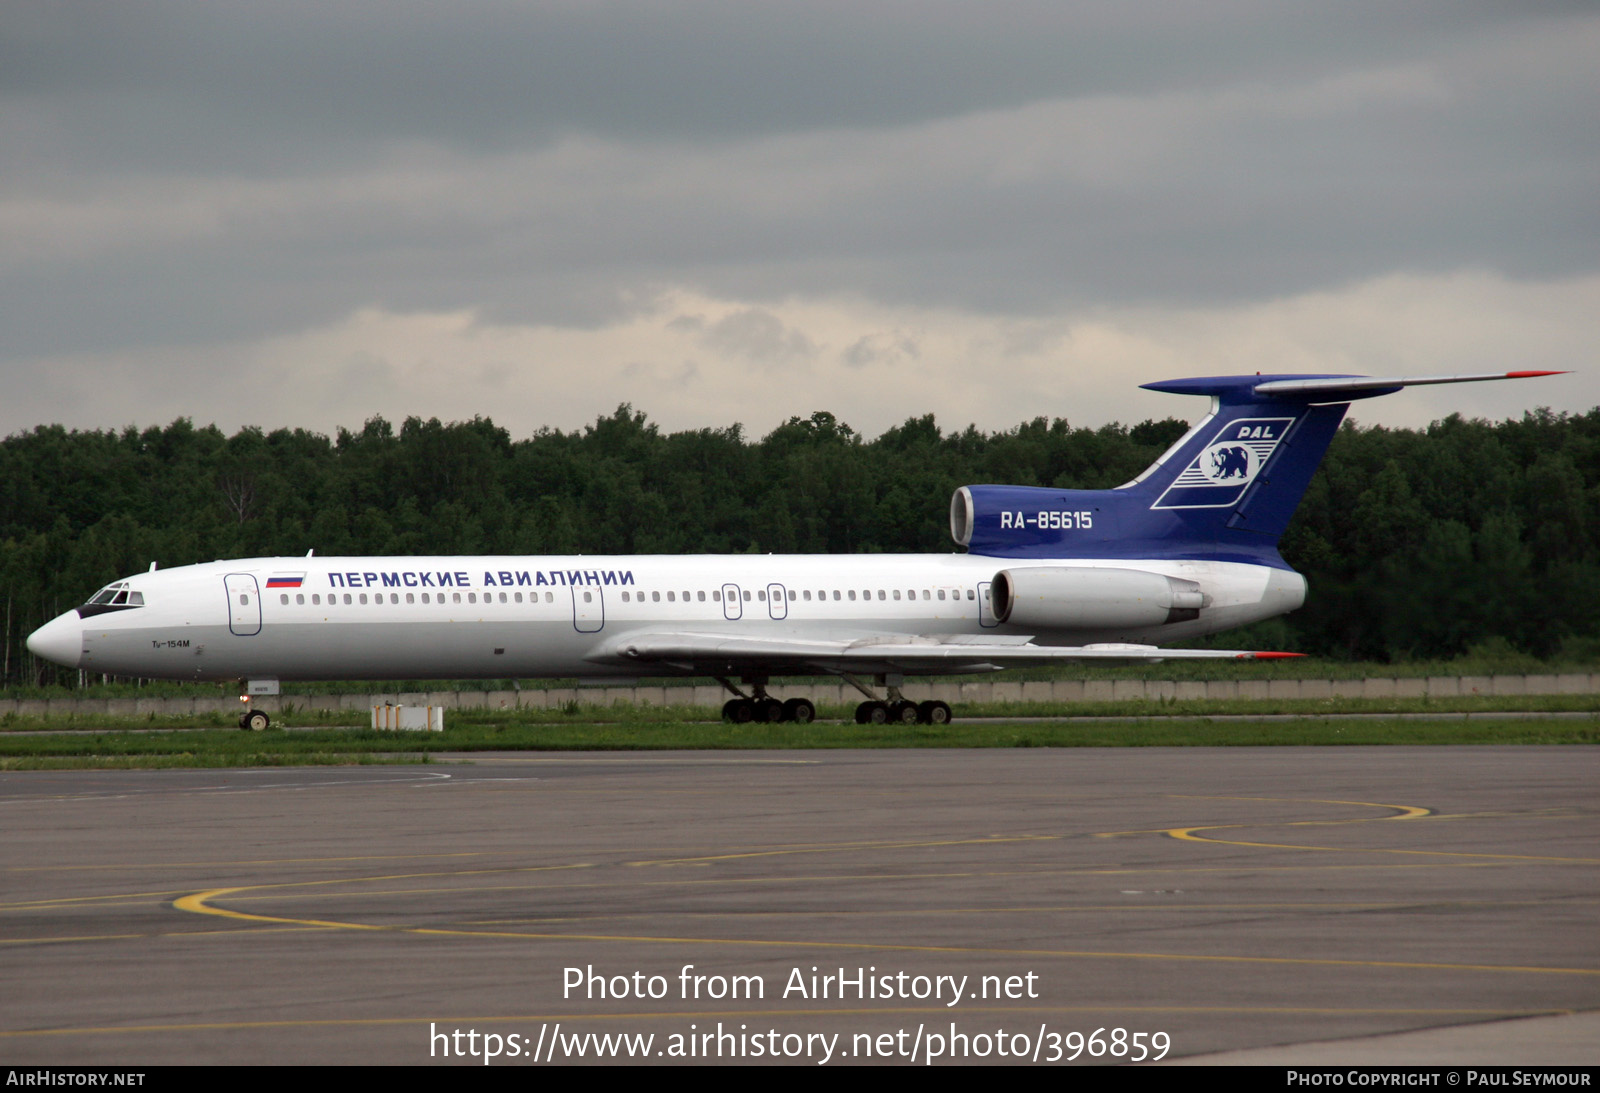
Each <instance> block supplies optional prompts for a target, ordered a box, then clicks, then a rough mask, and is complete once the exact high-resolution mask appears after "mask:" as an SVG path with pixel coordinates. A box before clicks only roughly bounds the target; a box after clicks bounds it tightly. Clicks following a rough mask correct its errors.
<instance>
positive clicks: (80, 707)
mask: <svg viewBox="0 0 1600 1093" xmlns="http://www.w3.org/2000/svg"><path fill="white" fill-rule="evenodd" d="M777 691H778V693H779V695H780V697H783V698H791V697H804V698H809V699H811V701H813V702H815V703H817V704H818V705H824V704H828V705H837V704H841V703H853V702H857V701H859V700H860V699H861V697H862V696H861V694H860V692H858V691H857V690H856V689H855V688H854V687H851V686H850V685H849V684H848V683H812V684H809V685H802V686H794V687H787V686H786V687H781V688H778V689H777ZM905 693H906V696H907V697H908V698H914V699H917V700H919V701H920V700H922V699H926V698H938V699H943V700H944V701H946V702H950V703H956V702H1109V701H1113V700H1115V701H1122V700H1125V699H1146V700H1158V699H1168V700H1171V699H1217V698H1245V699H1279V700H1281V699H1297V698H1310V699H1316V698H1422V697H1425V696H1437V697H1450V698H1455V697H1459V696H1462V695H1555V694H1600V672H1579V673H1568V674H1565V675H1497V676H1426V677H1423V676H1415V677H1411V678H1403V679H1395V678H1389V677H1382V676H1378V677H1371V678H1368V679H1211V680H1170V679H1150V680H1141V679H1115V680H1112V679H1062V680H1056V681H1055V682H1031V683H1018V682H997V681H994V680H987V679H976V680H971V681H969V682H965V683H917V682H915V681H913V682H910V683H908V684H906V687H905ZM727 698H728V696H727V694H726V693H725V692H724V691H723V690H722V688H721V687H717V686H707V685H704V684H700V685H696V686H692V687H567V688H554V689H551V690H527V691H429V692H426V693H421V692H418V693H399V692H395V693H389V694H324V695H282V696H270V697H265V698H258V699H256V702H255V705H256V706H257V707H259V708H261V709H264V710H268V711H275V710H281V709H282V708H283V707H284V706H286V705H290V706H293V707H294V708H295V709H297V710H306V709H312V710H340V709H343V710H367V709H370V708H371V707H373V706H378V705H382V704H384V703H385V702H388V703H393V704H395V705H401V706H443V707H445V708H447V709H490V710H512V709H519V708H527V709H560V708H561V707H562V706H565V705H566V704H567V703H569V702H576V703H578V704H579V705H581V706H611V705H615V704H617V703H619V702H620V703H633V704H637V705H641V706H713V707H715V706H720V705H722V703H723V702H724V701H726V700H727ZM240 708H241V706H240V703H239V700H238V699H237V698H224V697H217V698H49V699H40V698H25V699H0V717H4V716H5V715H7V714H15V715H16V716H18V717H73V716H81V715H84V714H99V715H102V716H115V717H144V716H147V715H149V714H156V715H159V716H189V715H200V714H210V713H234V712H237V711H238V710H239V709H240Z"/></svg>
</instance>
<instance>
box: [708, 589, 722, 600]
mask: <svg viewBox="0 0 1600 1093" xmlns="http://www.w3.org/2000/svg"><path fill="white" fill-rule="evenodd" d="M711 602H712V603H721V602H722V593H721V592H720V591H718V590H716V589H713V590H712V592H711Z"/></svg>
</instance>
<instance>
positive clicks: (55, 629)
mask: <svg viewBox="0 0 1600 1093" xmlns="http://www.w3.org/2000/svg"><path fill="white" fill-rule="evenodd" d="M28 651H29V652H30V653H32V654H33V655H34V656H36V657H43V658H44V659H45V660H49V661H54V662H55V663H56V664H62V665H65V666H66V667H68V668H76V667H77V666H78V661H79V660H81V659H82V658H83V620H82V619H80V618H79V617H78V613H77V612H76V611H68V612H67V613H66V614H65V615H58V616H57V617H55V618H53V619H51V620H50V621H49V622H47V623H45V624H44V625H43V626H41V627H39V629H37V630H35V631H34V632H33V633H32V634H29V635H28Z"/></svg>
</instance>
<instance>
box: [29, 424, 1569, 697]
mask: <svg viewBox="0 0 1600 1093" xmlns="http://www.w3.org/2000/svg"><path fill="white" fill-rule="evenodd" d="M1187 427H1188V426H1187V425H1186V424H1185V423H1184V422H1182V421H1178V420H1176V419H1168V420H1165V421H1146V422H1143V423H1141V424H1139V425H1136V426H1133V427H1131V428H1129V427H1126V426H1123V425H1119V424H1112V425H1105V426H1102V427H1100V428H1096V429H1088V428H1075V427H1073V426H1071V425H1070V424H1069V423H1068V422H1067V421H1065V420H1062V419H1046V418H1042V417H1041V418H1036V419H1034V420H1033V421H1030V422H1026V423H1024V424H1021V425H1018V426H1017V427H1016V428H1014V429H1010V430H1007V431H1004V432H998V433H984V432H980V431H979V430H977V429H976V428H973V427H969V428H967V429H966V430H964V431H959V432H944V431H942V430H941V429H940V428H939V426H938V424H937V423H936V422H935V420H934V418H933V417H932V416H931V415H930V416H927V417H921V418H913V419H910V420H907V421H906V422H905V423H904V424H903V425H900V426H899V427H897V428H893V429H890V430H889V431H887V432H885V433H884V434H883V435H882V436H879V437H877V438H876V439H868V438H866V437H864V436H862V435H860V434H858V433H857V432H855V431H854V430H852V429H851V428H850V427H849V426H848V425H846V424H845V423H844V422H842V421H840V420H838V419H837V418H835V417H834V416H833V415H831V414H827V413H815V414H812V415H811V416H810V417H808V418H800V417H795V418H791V419H790V420H789V421H788V422H787V423H786V424H784V425H782V426H780V427H779V428H777V429H775V430H773V431H772V432H771V433H770V434H768V435H767V436H765V437H762V438H760V439H751V438H748V437H746V436H745V435H744V432H743V430H742V429H741V427H740V426H738V425H732V426H729V427H727V428H723V429H702V430H698V431H692V432H678V433H664V432H662V431H661V430H660V429H659V428H657V427H656V426H655V425H653V424H651V423H650V422H649V421H648V420H647V418H646V416H645V415H644V414H642V413H638V412H636V411H634V410H633V409H632V408H631V407H629V406H627V405H624V406H621V407H619V408H618V409H617V411H616V412H615V413H614V414H612V415H611V416H609V417H603V418H600V419H599V420H597V421H596V422H595V423H594V424H593V425H589V426H587V427H585V428H583V429H582V430H581V431H574V432H560V431H556V430H548V429H547V430H543V431H541V432H539V433H537V434H535V435H533V436H531V437H527V438H526V439H521V440H514V439H513V438H512V437H511V435H510V434H509V433H508V432H507V431H506V430H504V429H502V428H500V427H498V426H496V425H495V424H494V423H493V422H492V421H490V420H489V419H487V418H476V419H474V420H472V421H468V422H457V423H451V424H442V423H440V422H439V421H438V420H437V419H434V420H428V421H424V420H421V419H419V418H409V419H407V420H406V421H405V422H404V423H403V424H401V425H400V426H399V428H398V429H397V428H395V426H394V425H392V424H391V423H390V422H388V421H385V420H383V419H381V418H374V419H372V420H370V421H368V422H367V423H366V425H365V426H364V427H363V428H361V429H360V430H359V431H348V430H344V429H341V430H339V432H338V434H337V436H334V437H331V438H330V437H327V436H323V435H320V434H317V433H312V432H308V431H305V430H300V429H295V430H287V429H282V430H277V431H273V432H264V431H262V430H260V429H243V430H241V431H239V432H238V433H236V434H234V435H233V436H226V435H224V434H223V433H222V432H221V431H220V430H219V429H217V428H215V427H213V426H204V427H196V426H195V425H193V424H192V423H191V422H189V421H187V420H179V421H176V422H174V423H173V424H171V425H169V426H167V427H165V428H148V429H144V430H138V429H134V428H128V429H125V430H122V431H120V432H118V431H82V432H80V431H68V430H66V429H64V428H62V427H60V426H48V427H40V428H37V429H34V430H33V431H32V432H28V433H21V434H17V435H14V436H11V437H9V438H7V439H6V440H4V441H3V442H0V599H3V600H4V605H3V608H0V610H3V611H4V617H5V648H4V659H3V669H0V671H3V677H4V685H5V686H14V685H24V686H38V685H50V684H52V683H60V684H63V685H66V684H70V683H72V682H74V681H75V677H76V673H74V672H67V671H62V672H60V673H58V672H57V671H56V669H54V668H53V667H51V666H49V665H47V664H44V663H42V662H39V661H36V660H35V659H34V658H33V657H32V656H30V655H29V654H28V652H27V650H26V648H25V646H24V644H23V643H24V641H25V640H26V638H27V635H28V634H29V632H31V630H32V629H33V628H35V627H37V626H38V625H40V624H41V623H43V622H44V621H46V620H47V619H49V618H51V617H53V616H54V615H56V614H58V613H59V612H61V611H63V610H66V609H68V608H70V607H73V606H75V605H77V604H78V603H81V602H82V601H83V600H84V599H85V598H86V597H87V596H88V595H89V594H90V593H92V592H93V591H94V590H95V589H97V588H99V587H100V586H101V585H104V584H106V583H108V582H109V581H111V580H113V579H115V578H117V577H120V576H125V575H127V574H129V573H133V572H136V571H139V570H143V569H147V568H149V565H150V563H151V562H152V561H154V562H157V563H159V564H160V565H161V566H162V567H163V568H165V567H171V566H177V565H184V564H188V563H191V562H199V561H210V560H212V559H217V558H230V557H253V556H261V555H303V554H305V553H306V551H307V550H311V549H315V551H316V552H317V554H319V555H340V554H476V553H505V554H558V553H559V554H566V553H584V554H629V553H641V554H644V553H666V554H678V553H700V552H705V553H718V552H752V553H768V552H772V553H791V552H792V553H856V552H903V551H904V552H921V551H937V552H942V551H950V550H954V549H956V548H955V546H954V545H953V544H952V542H951V540H950V535H949V523H948V512H949V498H950V494H951V492H952V491H953V490H954V489H955V488H956V487H958V486H962V485H967V484H972V483H984V482H998V483H1012V484H1018V485H1042V486H1064V487H1075V488H1085V489H1097V488H1106V487H1111V486H1116V485H1119V484H1121V483H1123V482H1126V481H1128V480H1129V479H1130V478H1133V477H1134V476H1135V475H1137V474H1138V473H1139V472H1140V471H1141V470H1143V469H1144V468H1145V467H1146V466H1147V465H1148V464H1149V463H1151V462H1152V461H1153V460H1154V459H1155V458H1156V457H1157V456H1158V455H1160V453H1161V452H1162V451H1163V450H1165V448H1166V447H1167V446H1168V445H1169V444H1170V443H1171V442H1172V441H1174V440H1175V439H1176V438H1177V437H1179V436H1180V435H1182V434H1183V433H1184V432H1185V431H1186V429H1187ZM1597 532H1600V409H1595V410H1591V411H1589V412H1588V413H1586V414H1582V415H1570V414H1557V413H1552V412H1550V411H1547V410H1542V411H1539V412H1536V413H1531V414H1528V415H1525V416H1524V417H1522V418H1521V419H1520V420H1508V421H1503V422H1487V421H1481V420H1465V419H1462V418H1460V417H1459V416H1452V417H1450V418H1446V419H1445V420H1443V421H1438V422H1435V423H1434V424H1432V425H1431V426H1429V427H1428V428H1427V429H1426V430H1407V429H1385V428H1360V427H1356V426H1353V425H1350V424H1346V426H1345V427H1344V428H1343V429H1342V430H1341V431H1340V433H1339V435H1338V436H1337V438H1336V439H1335V440H1334V442H1333V445H1332V447H1331V449H1330V450H1329V453H1328V456H1327V459H1326V460H1325V461H1324V463H1323V465H1322V468H1321V470H1319V471H1318V473H1317V476H1316V478H1315V480H1314V481H1313V483H1312V485H1311V488H1310V490H1309V492H1308V493H1307V495H1306V498H1305V501H1304V503H1303V504H1302V506H1301V508H1300V511H1299V513H1298V514H1297V515H1296V517H1295V520H1294V523H1293V524H1292V525H1291V526H1290V529H1289V531H1288V534H1287V535H1286V536H1285V538H1284V541H1283V543H1282V552H1283V555H1284V557H1285V558H1287V559H1288V561H1289V562H1290V563H1291V564H1292V565H1294V566H1295V567H1296V568H1297V569H1299V570H1300V571H1301V572H1303V573H1304V574H1305V575H1306V577H1307V579H1308V580H1309V581H1310V585H1311V592H1310V596H1309V598H1308V602H1307V605H1306V606H1305V607H1304V608H1303V609H1301V610H1300V611H1298V612H1296V613H1295V614H1293V615H1291V616H1288V617H1287V618H1285V619H1282V620H1274V621H1272V622H1269V623H1264V624H1262V625H1261V626H1259V627H1256V628H1254V632H1253V633H1250V634H1248V635H1246V634H1242V633H1241V632H1235V633H1233V634H1231V635H1223V636H1222V639H1221V640H1222V642H1223V644H1227V645H1229V646H1234V645H1239V644H1241V643H1242V642H1244V641H1247V640H1253V641H1255V642H1256V643H1259V644H1266V643H1270V644H1271V645H1272V646H1273V647H1276V648H1282V649H1291V650H1296V651H1300V652H1306V653H1311V654H1315V655H1319V656H1323V657H1333V658H1340V659H1351V658H1355V659H1365V660H1379V661H1401V660H1407V659H1412V658H1440V657H1451V656H1456V655H1459V654H1462V653H1464V652H1466V651H1467V650H1468V649H1469V648H1472V647H1474V646H1479V645H1482V644H1483V643H1485V642H1494V643H1503V645H1505V646H1509V647H1510V648H1512V649H1515V650H1519V651H1522V652H1525V653H1528V654H1532V655H1534V656H1539V657H1549V656H1552V655H1558V654H1559V655H1562V656H1564V657H1566V658H1569V659H1570V658H1575V657H1577V658H1582V657H1587V656H1591V655H1593V654H1594V653H1595V652H1600V542H1597Z"/></svg>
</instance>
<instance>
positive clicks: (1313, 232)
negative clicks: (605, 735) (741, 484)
mask: <svg viewBox="0 0 1600 1093" xmlns="http://www.w3.org/2000/svg"><path fill="white" fill-rule="evenodd" d="M1596 58H1600V9H1597V8H1596V6H1595V5H1594V4H1592V3H1536V2H1525V3H1509V2H1506V3H1473V2H1469V0H1446V2H1436V3H1428V2H1411V3H1406V4H1395V3H1393V2H1392V0H1370V2H1363V0H1336V2H1324V3H1263V2H1256V0H1214V2H1210V3H1206V4H1172V3H1170V2H1149V3H1146V2H1142V0H1115V2H1107V3H1062V2H1060V0H1047V2H1038V3H1030V2H1015V3H1013V2H1005V0H987V2H985V3H974V2H971V0H965V2H959V3H944V2H940V0H915V2H887V3H875V2H871V0H866V2H862V0H857V2H852V3H832V2H827V0H800V2H795V3H785V2H771V3H754V2H749V0H739V2H727V3H724V2H666V0H661V2H641V3H605V2H600V0H570V2H565V3H562V2H549V3H534V2H529V3H520V2H501V3H494V2H475V0H451V2H449V3H433V2H428V0H415V2H409V3H404V4H398V3H392V2H382V3H379V2H371V3H365V2H352V0H339V2H336V3H328V2H327V0H315V2H312V0H307V2H303V3H299V2H279V3H250V4H242V3H226V4H218V3H215V2H214V0H213V2H200V0H171V2H151V0H129V2H120V0H119V2H109V0H106V2H88V0H82V2H79V0H7V2H6V4H5V14H4V17H3V18H0V381H3V383H4V391H5V397H4V398H3V399H0V434H9V433H14V432H16V431H19V430H25V429H29V428H32V427H33V426H35V425H37V424H41V423H51V422H60V423H63V424H65V425H68V426H70V427H76V428H90V427H108V426H109V427H120V426H124V425H129V424H134V425H140V426H144V425H151V424H165V423H167V422H169V421H171V420H173V419H174V418H177V417H189V418H192V419H194V420H195V421H196V422H199V423H207V422H216V423H217V424H219V425H221V426H222V427H223V428H224V429H226V430H228V431H230V432H231V431H233V430H234V429H236V428H238V427H240V426H242V425H246V424H257V425H261V426H264V427H267V428H276V427H280V426H304V427H309V428H312V429H316V430H318V431H322V432H331V431H332V430H334V429H335V428H337V427H339V426H341V425H342V426H347V427H359V426H360V424H361V423H362V422H363V421H364V420H366V419H367V418H369V417H371V416H373V415H376V414H382V415H384V416H386V417H388V418H390V419H391V420H394V421H399V420H401V419H404V418H405V417H407V416H411V415H419V416H423V417H431V416H438V417H441V418H445V419H447V420H448V419H459V418H470V417H472V416H473V415H476V414H483V415H487V416H489V417H492V418H493V419H494V420H495V421H496V422H498V423H499V424H501V425H503V426H505V427H506V428H508V429H509V430H510V431H511V432H512V434H513V435H514V436H524V435H527V434H528V433H531V432H533V431H535V430H537V429H539V428H541V427H544V426H550V427H553V428H559V429H574V428H578V427H581V426H582V425H583V424H584V423H586V422H589V421H592V420H593V419H594V418H595V417H596V416H597V415H600V414H608V413H610V412H611V411H612V410H614V409H615V408H616V406H617V405H618V404H619V403H622V402H628V403H631V404H633V405H634V407H635V408H636V409H639V410H642V411H644V412H646V413H647V414H648V415H649V416H650V418H651V419H652V420H654V421H656V422H658V423H660V424H661V425H662V426H663V427H664V428H668V429H683V428H702V427H707V426H716V427H720V426H725V425H728V424H731V423H733V422H742V423H743V424H744V425H745V427H746V429H747V430H748V431H749V432H750V433H751V434H752V435H761V434H764V433H765V432H766V431H768V430H769V429H771V428H772V427H773V426H774V425H776V424H778V423H780V422H781V421H783V420H785V419H786V418H788V417H790V416H792V415H808V414H809V413H811V412H812V411H813V410H828V411H831V412H833V413H835V414H837V415H838V416H839V417H840V418H842V419H843V420H845V421H847V422H849V423H850V424H852V425H853V426H855V427H856V428H857V429H858V430H861V431H863V432H865V433H867V434H868V435H876V434H877V433H879V432H881V431H882V430H883V429H885V428H887V427H888V426H891V425H894V424H897V423H899V422H900V421H903V420H904V419H905V418H907V417H911V416H921V415H923V414H927V413H934V414H936V415H937V417H938V419H939V421H940V423H941V424H942V425H943V426H944V427H945V428H947V429H951V428H958V427H962V426H965V425H966V424H967V423H969V422H976V423H977V424H978V425H980V426H981V427H983V428H986V429H996V428H1006V427H1010V426H1012V425H1015V424H1016V423H1017V422H1019V421H1022V420H1025V419H1028V418H1032V417H1035V416H1039V415H1048V416H1059V417H1066V418H1068V419H1069V420H1071V421H1072V422H1073V423H1074V424H1081V425H1099V424H1102V423H1104V422H1106V421H1111V420H1121V421H1124V422H1128V423H1130V424H1131V423H1134V422H1137V421H1139V420H1142V419H1144V418H1149V417H1155V418H1161V417H1166V416H1169V415H1170V416H1182V417H1189V418H1192V417H1193V416H1195V414H1196V413H1198V412H1200V411H1201V410H1203V407H1201V406H1198V405H1196V404H1194V401H1193V400H1184V399H1180V398H1176V397H1174V396H1170V395H1158V394H1154V393H1151V392H1143V391H1139V390H1138V384H1140V383H1144V382H1148V381H1152V380H1159V379H1165V378H1170V377H1174V376H1182V375H1207V374H1216V373H1227V372H1257V371H1261V372H1306V371H1331V372H1355V373H1362V374H1376V375H1395V374H1429V373H1450V372H1477V371H1503V370H1506V369H1525V368H1558V369H1573V370H1575V371H1576V372H1577V374H1576V375H1573V376H1563V377H1557V378H1553V379H1544V380H1536V381H1528V382H1525V383H1505V384H1494V385H1484V386H1481V387H1471V388H1462V387H1446V388H1428V389H1419V390H1416V391H1411V392H1407V393H1403V394H1400V395H1396V396H1393V397H1391V398H1388V399H1384V400H1381V401H1379V402H1374V403H1366V404H1361V405H1359V406H1358V407H1357V411H1358V413H1357V415H1356V416H1357V417H1358V419H1359V420H1362V421H1366V422H1383V423H1387V424H1406V425H1415V424H1420V423H1423V422H1426V421H1428V420H1430V419H1432V418H1435V417H1438V416H1442V415H1443V414H1446V413H1449V412H1451V411H1452V410H1461V411H1463V412H1465V413H1467V414H1469V415H1475V416H1488V417H1504V416H1507V415H1520V414H1521V413H1522V412H1523V411H1524V410H1525V409H1527V408H1530V407H1534V406H1540V405H1548V406H1551V407H1554V408H1556V409H1559V410H1568V411H1574V412H1581V411H1586V410H1588V409H1589V408H1590V407H1592V406H1594V405H1596V404H1600V368H1597V367H1596V356H1597V354H1596V347H1597V346H1600V247H1597V243H1600V231H1597V227H1600V64H1597V63H1596Z"/></svg>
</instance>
